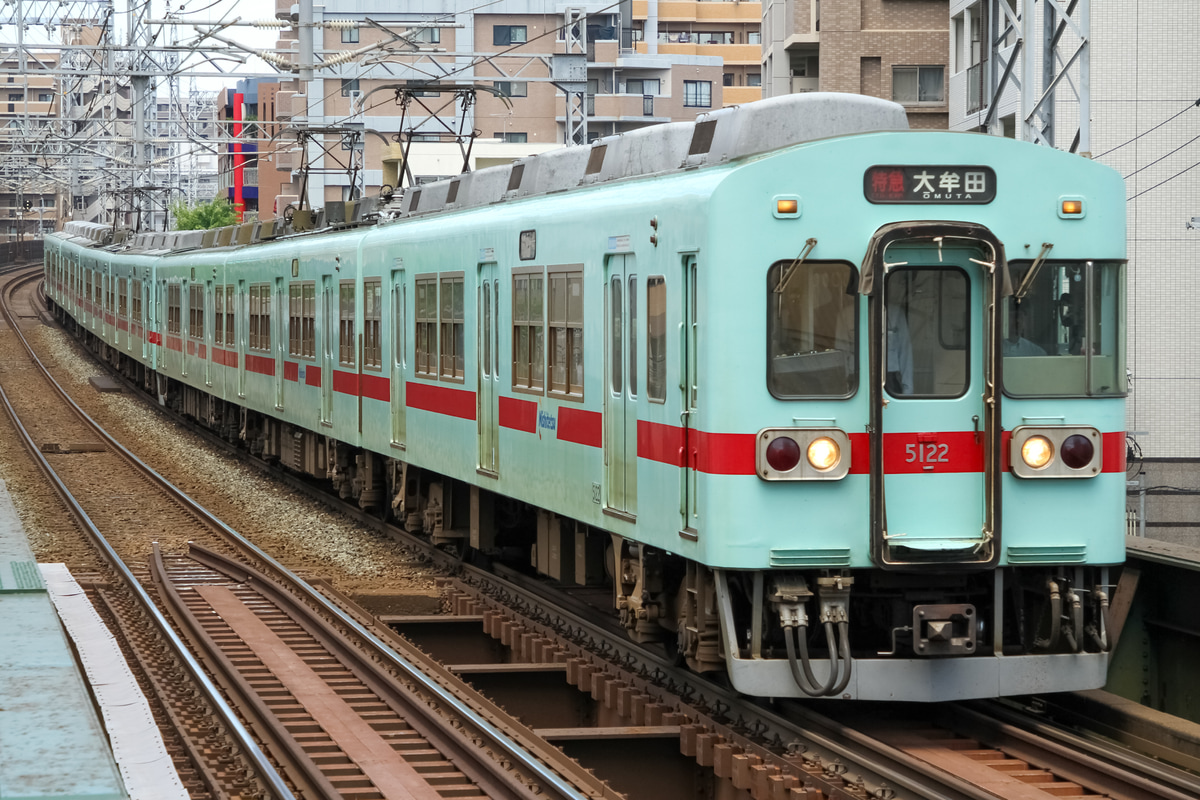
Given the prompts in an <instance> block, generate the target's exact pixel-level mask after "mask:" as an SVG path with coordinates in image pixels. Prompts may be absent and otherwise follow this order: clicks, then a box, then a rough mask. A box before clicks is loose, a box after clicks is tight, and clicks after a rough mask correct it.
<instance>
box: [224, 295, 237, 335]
mask: <svg viewBox="0 0 1200 800" xmlns="http://www.w3.org/2000/svg"><path fill="white" fill-rule="evenodd" d="M225 346H226V347H230V348H233V349H237V284H233V283H227V284H225Z"/></svg>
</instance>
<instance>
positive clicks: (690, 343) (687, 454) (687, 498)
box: [678, 256, 700, 539]
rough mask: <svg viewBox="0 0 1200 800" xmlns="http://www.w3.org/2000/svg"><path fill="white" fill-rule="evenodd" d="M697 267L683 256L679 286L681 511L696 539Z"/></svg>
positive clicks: (688, 528) (693, 258) (688, 530)
mask: <svg viewBox="0 0 1200 800" xmlns="http://www.w3.org/2000/svg"><path fill="white" fill-rule="evenodd" d="M698 269H699V268H698V266H697V264H696V258H695V256H689V257H688V258H687V259H685V260H684V262H683V280H682V281H681V284H682V285H681V287H680V291H681V298H682V301H683V309H682V311H683V313H682V318H681V321H680V323H679V337H678V339H679V369H680V373H679V389H680V413H679V425H680V427H681V428H682V429H683V430H682V434H683V435H682V439H683V468H682V469H681V470H680V476H679V511H680V516H681V518H682V523H683V528H682V530H683V531H684V533H686V534H687V535H688V536H689V538H693V539H694V538H696V536H697V532H698V531H699V530H700V524H699V505H698V503H697V501H696V494H697V485H696V468H697V466H698V463H699V452H700V446H699V441H698V439H699V432H698V431H697V430H696V412H697V408H696V405H697V397H698V394H699V385H700V381H699V376H698V375H697V361H696V333H697V329H698V324H699V322H698V316H697V314H698V312H697V307H696V294H697V282H698V274H697V273H698Z"/></svg>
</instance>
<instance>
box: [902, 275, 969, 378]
mask: <svg viewBox="0 0 1200 800" xmlns="http://www.w3.org/2000/svg"><path fill="white" fill-rule="evenodd" d="M884 295H885V297H886V300H887V374H886V376H885V380H884V387H885V388H886V389H887V392H888V394H889V395H891V396H892V397H909V396H912V397H943V398H949V397H961V396H962V395H963V394H964V393H965V392H966V391H967V387H968V386H969V385H970V382H971V376H970V372H969V370H968V366H969V357H968V354H969V352H970V351H969V349H968V348H967V347H965V345H966V343H967V341H968V336H969V331H970V286H969V284H968V282H967V276H966V273H964V272H963V271H962V270H960V269H958V268H956V267H915V268H900V269H894V270H892V272H890V273H889V274H888V276H887V282H886V283H885V285H884Z"/></svg>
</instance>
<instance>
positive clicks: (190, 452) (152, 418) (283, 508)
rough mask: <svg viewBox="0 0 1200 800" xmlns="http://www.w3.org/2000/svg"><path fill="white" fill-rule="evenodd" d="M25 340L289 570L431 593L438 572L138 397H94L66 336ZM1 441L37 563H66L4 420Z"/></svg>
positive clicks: (125, 435) (2, 468) (2, 466)
mask: <svg viewBox="0 0 1200 800" xmlns="http://www.w3.org/2000/svg"><path fill="white" fill-rule="evenodd" d="M25 334H26V336H27V337H28V338H29V340H30V343H31V344H32V345H33V347H34V349H35V350H36V351H37V352H38V353H39V355H40V357H41V358H42V359H43V361H44V362H45V363H46V364H47V366H48V367H49V368H50V370H51V372H52V374H53V375H54V377H55V379H56V380H57V381H58V382H59V383H60V384H61V385H62V386H63V388H64V389H66V390H67V391H68V393H70V394H71V395H72V397H74V399H75V401H76V402H77V403H78V404H79V405H80V406H81V407H82V408H83V409H84V411H86V412H87V413H88V414H89V415H91V416H92V418H93V419H95V420H96V421H97V422H99V423H100V424H101V425H103V426H104V427H105V428H106V429H107V430H108V431H109V433H110V434H111V435H112V436H114V437H115V438H116V439H117V440H118V441H120V442H121V443H122V444H124V445H125V446H126V447H127V448H129V450H131V451H132V452H133V453H134V454H135V455H137V456H138V457H139V458H140V459H142V460H143V461H145V462H146V463H147V464H149V465H150V466H151V467H153V468H154V469H155V470H157V471H158V472H159V473H160V474H161V475H163V476H164V477H166V478H167V479H168V480H170V481H171V482H172V483H174V484H175V485H176V486H178V487H179V488H180V489H181V490H183V491H184V492H186V493H187V494H188V495H189V496H191V497H192V498H194V499H196V500H197V501H199V502H200V503H201V504H202V505H204V506H205V507H206V508H208V509H209V510H210V511H212V512H213V513H214V514H216V515H217V516H218V517H220V518H221V519H222V520H224V521H225V523H226V524H227V525H229V526H230V527H232V528H233V529H234V530H236V531H238V532H239V533H241V534H242V535H243V536H245V537H246V538H248V539H250V540H251V541H252V542H254V543H255V544H256V545H258V546H259V547H260V548H262V549H263V550H265V551H266V552H267V553H269V554H270V555H272V556H273V557H275V558H277V559H278V560H279V561H281V562H282V563H283V564H284V565H285V566H287V567H289V568H290V569H292V570H293V571H296V572H299V573H301V574H303V575H306V576H310V577H326V578H329V579H330V581H331V582H332V583H333V584H334V585H335V586H336V587H337V588H339V589H340V590H342V591H344V592H348V593H351V594H359V595H362V594H370V595H387V594H389V593H397V594H424V593H432V592H433V591H434V579H435V578H436V577H437V572H436V570H435V569H433V568H430V567H428V566H427V565H424V564H419V563H414V560H413V559H412V557H411V556H409V555H406V554H405V553H404V552H402V549H401V548H400V547H399V546H398V545H397V544H396V543H395V542H393V541H392V540H390V539H388V538H385V537H384V536H382V535H381V534H378V533H375V532H374V531H371V530H368V529H365V528H362V527H359V526H357V525H356V524H355V523H353V522H351V521H350V520H348V519H346V518H345V517H343V516H341V515H340V514H337V513H336V512H332V511H330V510H329V509H328V508H326V507H325V506H324V505H322V504H320V503H318V502H316V501H314V500H312V499H309V498H307V497H304V496H302V495H300V494H298V493H297V492H296V491H294V490H292V489H289V488H287V487H284V486H281V485H280V484H278V483H276V482H274V481H273V480H271V479H269V478H267V477H265V476H264V475H262V474H261V473H259V472H258V471H257V470H255V469H253V468H251V467H249V466H246V465H244V464H242V463H240V462H238V461H237V460H236V459H234V458H231V457H229V456H227V455H225V454H223V453H220V452H217V451H215V450H212V449H210V448H209V447H208V445H207V444H206V443H205V442H203V441H202V440H201V439H200V438H199V437H197V436H195V435H194V434H192V433H190V432H189V431H186V430H184V429H183V428H182V427H180V426H179V425H177V424H175V423H174V422H172V421H170V420H169V419H167V418H165V417H164V416H162V415H161V414H159V413H158V412H157V411H156V410H155V409H154V408H152V407H150V406H148V405H147V403H146V401H145V400H143V399H142V398H134V397H131V396H130V395H128V394H125V393H114V392H107V393H102V392H97V391H96V390H95V389H94V388H93V387H92V386H91V385H90V384H89V383H88V379H89V378H90V377H92V376H94V375H99V374H102V373H103V371H104V370H103V368H102V367H100V366H98V365H97V364H95V363H94V362H93V361H92V360H91V359H90V358H89V357H87V356H86V355H84V354H82V352H81V350H80V349H79V347H78V345H77V344H76V343H75V342H74V340H73V339H71V337H69V336H68V335H67V334H66V333H65V332H64V331H62V330H60V329H58V328H50V327H46V326H41V325H38V326H31V327H30V329H28V330H26V331H25ZM5 340H12V342H13V343H14V345H15V337H12V335H11V333H9V332H7V331H4V332H3V333H2V338H0V354H2V353H3V352H4V349H5V347H7V345H6V344H4V342H5ZM0 357H3V356H0ZM13 358H15V356H13ZM2 378H3V375H2V374H0V379H2ZM5 429H7V430H5ZM0 437H2V440H0V477H2V478H4V479H5V480H6V481H7V482H8V484H9V489H10V492H12V494H13V495H14V501H15V502H16V504H17V506H18V509H19V511H20V513H21V515H22V519H23V521H24V522H25V524H26V527H27V530H28V532H29V536H30V540H31V545H32V546H33V548H34V551H35V553H36V554H37V556H38V559H39V560H42V561H49V560H62V558H61V557H60V556H61V553H60V552H59V551H60V550H61V548H62V547H63V546H65V545H61V544H60V543H58V542H57V541H56V536H55V531H56V530H58V529H60V528H61V527H62V526H63V525H64V524H67V525H69V523H64V522H63V521H62V516H63V515H62V512H61V511H57V514H58V516H57V517H56V516H55V511H56V510H55V509H51V508H48V507H49V506H53V505H54V504H55V503H56V501H53V500H50V498H53V493H52V491H51V490H50V489H49V488H48V487H46V486H45V481H44V479H42V477H41V474H40V472H39V471H38V470H37V468H36V467H34V466H33V465H32V462H31V461H30V459H29V457H28V455H26V454H25V453H24V451H23V450H21V448H20V447H19V446H18V445H17V444H16V436H15V432H13V431H12V430H11V424H10V423H8V422H7V420H3V421H0ZM39 485H40V488H39ZM31 489H32V491H29V490H31ZM74 538H75V537H72V539H74Z"/></svg>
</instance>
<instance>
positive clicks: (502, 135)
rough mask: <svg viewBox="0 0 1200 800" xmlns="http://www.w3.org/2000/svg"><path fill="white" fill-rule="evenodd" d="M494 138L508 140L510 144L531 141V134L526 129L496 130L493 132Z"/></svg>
mask: <svg viewBox="0 0 1200 800" xmlns="http://www.w3.org/2000/svg"><path fill="white" fill-rule="evenodd" d="M492 138H494V139H499V140H500V141H502V142H508V143H509V144H525V143H526V142H528V141H529V134H528V133H525V132H524V131H516V132H513V131H508V132H505V131H496V132H495V133H494V134H492Z"/></svg>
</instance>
